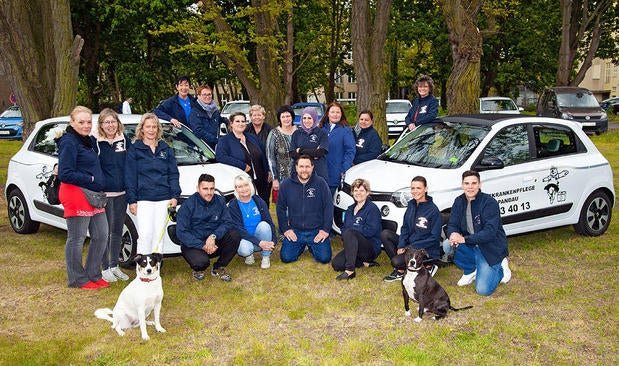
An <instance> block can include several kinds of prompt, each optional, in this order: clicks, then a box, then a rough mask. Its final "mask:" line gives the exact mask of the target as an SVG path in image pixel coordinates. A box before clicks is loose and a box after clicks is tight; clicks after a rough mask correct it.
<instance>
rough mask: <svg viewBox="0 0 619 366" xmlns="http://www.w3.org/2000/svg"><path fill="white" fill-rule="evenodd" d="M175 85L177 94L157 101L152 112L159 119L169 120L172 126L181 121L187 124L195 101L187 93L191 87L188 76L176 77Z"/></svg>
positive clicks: (177, 125) (179, 124)
mask: <svg viewBox="0 0 619 366" xmlns="http://www.w3.org/2000/svg"><path fill="white" fill-rule="evenodd" d="M175 86H176V91H177V92H178V94H175V95H173V96H171V97H170V98H168V99H166V100H163V101H162V102H161V103H159V105H158V106H157V108H155V110H154V111H153V113H155V114H156V115H157V117H159V118H161V119H164V120H166V121H170V122H171V123H172V124H173V125H174V127H180V126H181V123H183V124H184V125H186V126H188V123H187V122H188V121H189V113H191V107H192V105H193V104H194V103H195V98H194V97H193V96H191V95H190V94H189V89H190V88H191V82H190V81H189V76H180V77H179V78H178V79H176V85H175Z"/></svg>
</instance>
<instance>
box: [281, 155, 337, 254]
mask: <svg viewBox="0 0 619 366" xmlns="http://www.w3.org/2000/svg"><path fill="white" fill-rule="evenodd" d="M295 169H296V174H293V175H292V176H291V177H290V178H287V179H285V180H284V181H283V182H282V184H281V186H280V189H279V196H278V198H277V220H278V223H279V230H280V231H281V232H282V234H284V240H283V243H282V249H281V252H280V257H281V259H282V262H284V263H289V262H294V261H296V260H298V259H299V256H300V255H301V254H303V251H304V250H305V247H308V248H309V252H310V253H311V254H312V256H313V257H314V259H315V260H316V261H318V262H320V263H329V261H330V260H331V240H330V239H329V231H330V229H331V224H332V223H333V201H332V200H333V199H332V196H331V191H330V190H329V186H328V185H327V182H326V181H325V180H324V179H323V178H322V177H319V176H318V175H315V174H313V172H314V161H313V159H312V158H311V157H310V156H309V155H301V156H300V157H299V158H298V159H297V161H296V163H295Z"/></svg>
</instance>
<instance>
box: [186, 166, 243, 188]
mask: <svg viewBox="0 0 619 366" xmlns="http://www.w3.org/2000/svg"><path fill="white" fill-rule="evenodd" d="M178 171H179V173H180V182H179V183H180V186H181V192H182V195H184V196H190V195H192V194H193V193H194V192H196V188H197V186H198V178H199V177H200V175H201V174H204V173H206V174H210V175H212V176H213V177H215V188H216V189H217V190H219V191H220V192H221V193H228V192H231V191H233V190H234V177H236V176H237V175H242V174H244V175H247V173H245V172H243V171H242V170H241V169H239V168H235V167H233V166H230V165H226V164H222V163H212V164H199V165H184V166H179V167H178Z"/></svg>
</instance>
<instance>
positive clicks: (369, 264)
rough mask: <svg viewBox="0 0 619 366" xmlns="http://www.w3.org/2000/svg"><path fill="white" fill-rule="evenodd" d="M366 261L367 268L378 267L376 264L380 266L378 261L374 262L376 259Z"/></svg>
mask: <svg viewBox="0 0 619 366" xmlns="http://www.w3.org/2000/svg"><path fill="white" fill-rule="evenodd" d="M366 263H367V264H368V265H367V267H368V268H369V267H378V266H380V264H378V262H376V261H371V262H366Z"/></svg>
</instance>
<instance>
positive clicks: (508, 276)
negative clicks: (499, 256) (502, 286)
mask: <svg viewBox="0 0 619 366" xmlns="http://www.w3.org/2000/svg"><path fill="white" fill-rule="evenodd" d="M501 267H502V268H503V278H502V279H501V283H508V282H509V280H511V279H512V270H511V269H509V263H507V257H505V258H503V261H502V262H501Z"/></svg>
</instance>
